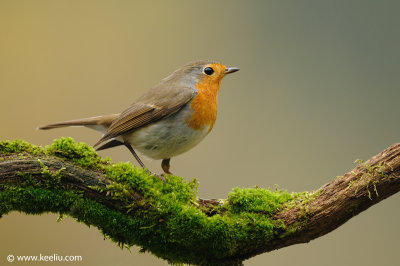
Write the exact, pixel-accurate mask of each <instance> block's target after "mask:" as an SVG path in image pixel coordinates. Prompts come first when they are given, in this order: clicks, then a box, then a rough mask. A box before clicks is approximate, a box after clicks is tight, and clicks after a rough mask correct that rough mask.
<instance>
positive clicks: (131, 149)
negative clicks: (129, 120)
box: [124, 142, 166, 184]
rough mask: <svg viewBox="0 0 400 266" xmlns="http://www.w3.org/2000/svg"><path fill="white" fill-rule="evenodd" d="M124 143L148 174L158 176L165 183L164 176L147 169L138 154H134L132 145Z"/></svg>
mask: <svg viewBox="0 0 400 266" xmlns="http://www.w3.org/2000/svg"><path fill="white" fill-rule="evenodd" d="M124 145H125V147H127V148H128V150H129V151H130V152H131V153H132V155H133V157H135V159H136V161H137V162H138V163H139V164H140V166H141V167H142V168H143V169H145V170H146V171H147V172H148V173H149V174H151V175H155V176H156V177H158V178H160V179H161V180H162V181H163V182H164V184H165V182H166V180H165V178H164V177H163V176H161V175H157V174H154V173H152V172H151V171H150V170H149V169H147V168H146V166H145V165H144V163H143V162H142V160H140V158H139V156H138V155H137V154H136V152H135V150H134V149H133V148H132V146H131V145H130V144H129V143H126V142H124Z"/></svg>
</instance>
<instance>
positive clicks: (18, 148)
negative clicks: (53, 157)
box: [0, 139, 44, 155]
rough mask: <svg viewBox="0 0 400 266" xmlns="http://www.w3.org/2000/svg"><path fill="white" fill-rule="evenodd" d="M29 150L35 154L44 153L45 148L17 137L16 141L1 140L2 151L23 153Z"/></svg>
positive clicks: (0, 150)
mask: <svg viewBox="0 0 400 266" xmlns="http://www.w3.org/2000/svg"><path fill="white" fill-rule="evenodd" d="M21 152H28V153H31V154H33V155H39V154H43V153H44V149H43V148H42V147H40V146H36V145H33V144H30V143H28V142H26V141H24V140H21V139H17V140H14V141H9V140H6V141H0V153H21Z"/></svg>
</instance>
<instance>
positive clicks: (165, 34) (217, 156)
mask: <svg viewBox="0 0 400 266" xmlns="http://www.w3.org/2000/svg"><path fill="white" fill-rule="evenodd" d="M399 10H400V2H399V1H379V2H378V1H367V0H362V1H348V0H346V1H321V0H315V1H295V0H294V1H233V0H231V1H229V2H228V1H225V2H224V1H208V0H202V1H191V2H189V1H120V0H116V1H99V0H97V1H41V0H36V1H12V0H0V90H1V105H0V122H1V125H2V126H1V131H0V139H1V140H5V139H10V140H12V139H17V138H20V139H25V140H27V141H29V142H32V143H34V144H37V145H47V144H50V143H52V141H53V139H55V138H59V137H61V136H70V137H73V138H74V139H75V140H76V141H83V142H86V143H88V144H91V145H93V144H94V143H95V142H96V141H97V140H98V138H99V137H100V136H99V134H98V133H97V132H95V131H91V130H90V129H85V128H64V129H57V130H51V131H37V130H36V128H37V126H39V125H43V124H47V123H50V122H56V121H62V120H69V119H75V118H84V117H89V116H95V115H101V114H109V113H116V112H120V111H122V110H124V109H125V108H126V107H127V106H129V105H130V104H131V103H132V102H133V101H135V99H136V98H137V97H139V96H140V95H141V94H142V93H143V92H145V91H146V90H147V89H149V88H150V87H151V86H153V85H155V84H157V83H158V82H159V81H160V80H161V79H162V78H164V77H166V76H167V75H169V74H170V73H171V72H173V71H174V70H175V69H177V68H179V67H181V66H183V65H184V64H186V63H187V62H190V61H193V60H198V59H212V60H217V61H220V62H222V63H223V64H226V65H227V66H232V67H239V68H240V69H241V70H240V71H239V72H237V73H235V74H233V75H230V76H228V77H226V78H225V79H224V80H223V82H222V87H221V91H220V94H219V109H218V119H217V123H216V125H215V127H214V129H213V131H212V133H211V134H210V135H209V136H208V137H207V138H206V139H205V140H204V141H203V142H202V143H200V144H199V145H198V146H197V147H196V148H194V149H192V150H190V151H189V152H187V153H185V154H183V155H180V156H178V157H175V158H173V159H172V163H171V165H172V168H171V170H172V172H173V173H175V174H176V175H180V176H184V177H185V178H187V179H191V178H194V177H196V178H198V179H199V181H200V188H199V196H200V197H202V198H210V197H212V198H226V197H227V195H228V193H229V192H230V191H231V189H232V188H233V187H252V186H255V185H257V186H260V187H274V186H275V184H277V185H279V187H280V188H282V189H287V190H288V191H304V190H313V189H317V188H318V187H320V186H321V185H323V184H325V183H327V182H329V181H330V180H332V179H333V178H335V177H336V176H337V175H342V174H343V173H345V172H347V171H349V170H351V169H352V168H353V167H354V166H355V164H354V163H353V161H354V160H355V159H357V158H360V159H363V160H366V159H368V158H370V157H371V156H373V155H375V154H377V153H379V152H380V151H382V150H383V149H385V148H386V147H388V146H389V145H391V144H393V143H395V142H399V141H400V123H399V113H400V111H399V108H398V106H399V99H400V89H399V84H400V50H399V47H400V31H399V28H400V16H399ZM100 155H101V156H103V157H106V156H109V157H111V158H112V160H113V161H115V162H118V161H131V162H133V163H134V164H135V165H137V163H136V162H135V161H134V159H133V158H132V156H131V155H130V153H129V151H128V150H127V149H125V148H122V147H119V148H114V149H109V150H105V151H102V152H100ZM145 164H146V165H147V166H148V167H149V168H150V169H152V170H153V171H156V172H161V167H160V161H149V160H145ZM399 204H400V195H395V196H392V197H391V198H389V199H387V200H385V201H383V202H381V203H379V204H378V205H376V206H373V207H372V208H370V209H368V210H367V211H365V212H364V213H362V214H360V215H358V216H357V217H355V218H353V219H351V220H350V221H349V222H347V223H346V224H344V225H343V226H341V227H340V228H338V229H337V230H335V231H334V232H332V233H330V234H328V235H326V236H323V237H321V238H318V239H316V240H314V241H312V242H310V243H308V244H301V245H296V246H291V247H288V248H283V249H281V250H277V251H274V252H270V253H266V254H262V255H259V256H257V257H254V258H252V259H250V260H248V261H246V262H245V265H267V264H269V265H273V264H279V265H293V264H296V265H377V264H378V265H398V264H397V263H398V260H399V253H398V239H399V238H400V233H399V230H398V225H399V223H400V215H399V207H398V206H399ZM56 219H57V215H56V214H46V215H41V216H26V215H24V214H19V213H16V212H14V213H11V214H9V215H6V216H4V217H2V218H1V219H0V235H1V241H0V264H5V263H6V260H5V258H6V256H7V255H8V254H14V255H39V254H40V253H42V254H46V255H52V254H54V253H56V254H58V255H81V256H82V257H83V260H84V261H83V263H82V264H84V265H167V263H166V262H165V261H163V260H160V259H157V258H155V257H153V256H152V255H149V254H138V252H137V251H138V248H137V247H133V248H132V249H131V252H130V251H128V250H121V249H120V248H119V247H117V246H116V245H115V244H114V243H112V242H111V241H109V240H104V239H103V236H102V235H101V234H100V233H99V231H98V230H97V228H94V227H92V228H88V227H86V226H85V225H83V224H79V223H77V222H75V221H74V220H73V219H72V218H67V219H65V220H63V221H62V222H60V223H57V222H56ZM58 264H60V265H63V264H62V263H58ZM65 265H69V264H68V263H65Z"/></svg>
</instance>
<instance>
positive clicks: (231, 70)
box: [224, 67, 239, 75]
mask: <svg viewBox="0 0 400 266" xmlns="http://www.w3.org/2000/svg"><path fill="white" fill-rule="evenodd" d="M236 71H239V68H237V67H228V68H226V69H225V72H224V73H225V75H226V74H230V73H233V72H236Z"/></svg>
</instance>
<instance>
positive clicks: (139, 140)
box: [124, 110, 209, 160]
mask: <svg viewBox="0 0 400 266" xmlns="http://www.w3.org/2000/svg"><path fill="white" fill-rule="evenodd" d="M182 111H183V110H181V111H180V112H179V113H177V114H174V115H172V116H170V117H168V118H165V119H162V120H160V121H158V122H155V123H153V124H150V125H148V126H145V127H142V128H140V129H138V130H136V131H134V132H132V133H129V134H126V135H125V136H124V139H125V140H126V141H128V142H129V143H130V144H131V145H132V146H133V148H134V149H136V150H138V151H139V152H140V153H142V154H143V155H145V156H147V157H150V158H152V159H155V160H159V159H167V158H171V157H173V156H176V155H179V154H181V153H184V152H186V151H188V150H190V149H191V148H193V147H194V146H196V145H197V144H198V143H199V142H200V141H201V140H203V139H204V137H205V136H206V135H207V134H208V131H209V127H208V126H206V127H204V128H203V129H202V130H194V129H192V128H190V127H189V126H188V125H187V124H186V123H184V121H185V119H184V117H185V116H187V115H188V112H185V111H183V112H182Z"/></svg>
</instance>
